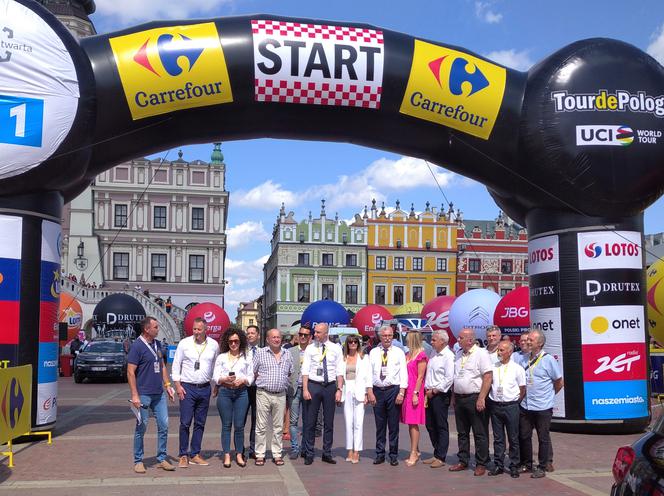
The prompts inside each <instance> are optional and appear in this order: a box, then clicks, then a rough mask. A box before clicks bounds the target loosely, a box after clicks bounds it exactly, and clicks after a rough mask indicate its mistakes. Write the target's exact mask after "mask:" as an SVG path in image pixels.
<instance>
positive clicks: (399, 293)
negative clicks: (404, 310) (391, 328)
mask: <svg viewBox="0 0 664 496" xmlns="http://www.w3.org/2000/svg"><path fill="white" fill-rule="evenodd" d="M392 301H393V303H394V305H403V286H394V299H393V300H392Z"/></svg>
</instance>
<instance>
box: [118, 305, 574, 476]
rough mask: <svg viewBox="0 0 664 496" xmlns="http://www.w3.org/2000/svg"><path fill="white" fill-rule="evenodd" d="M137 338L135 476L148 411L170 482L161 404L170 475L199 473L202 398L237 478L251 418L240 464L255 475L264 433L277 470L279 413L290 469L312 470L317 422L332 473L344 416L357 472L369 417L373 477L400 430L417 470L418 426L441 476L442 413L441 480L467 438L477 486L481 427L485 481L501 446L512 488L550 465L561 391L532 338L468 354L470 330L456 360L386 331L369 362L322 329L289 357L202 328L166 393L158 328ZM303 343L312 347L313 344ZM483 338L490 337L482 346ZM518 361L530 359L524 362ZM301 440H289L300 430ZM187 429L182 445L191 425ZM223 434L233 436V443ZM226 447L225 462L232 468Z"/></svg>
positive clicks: (392, 459)
mask: <svg viewBox="0 0 664 496" xmlns="http://www.w3.org/2000/svg"><path fill="white" fill-rule="evenodd" d="M141 329H142V334H141V336H140V337H139V339H138V340H136V341H135V342H134V343H133V345H132V347H131V349H130V352H129V359H128V362H129V366H128V377H129V386H130V389H131V394H132V397H131V402H132V404H133V405H134V406H135V407H136V408H139V409H140V412H141V414H140V418H141V420H140V421H139V422H137V426H136V430H135V436H134V471H135V472H137V473H145V466H144V465H143V435H144V432H145V427H146V425H147V418H148V414H149V410H152V411H153V412H154V414H155V417H156V419H157V429H158V453H157V460H158V462H159V463H158V467H160V468H162V469H164V470H174V469H175V467H174V466H173V465H171V464H170V463H169V462H168V460H167V457H166V438H167V429H168V416H167V411H166V401H167V398H168V399H170V400H171V401H174V398H175V395H176V394H177V396H178V398H179V400H180V431H179V440H180V443H179V464H178V466H179V467H180V468H187V467H189V466H190V465H208V464H209V462H208V461H206V460H205V459H204V458H203V457H202V456H201V453H200V451H201V441H202V437H203V431H204V428H205V420H206V418H207V412H208V406H209V403H210V398H211V397H216V405H217V409H218V411H219V415H220V417H221V423H222V433H221V446H222V453H223V465H224V467H231V464H232V462H233V461H234V462H235V463H236V464H237V465H238V466H240V467H245V466H246V464H247V458H246V457H245V454H246V451H247V450H245V445H244V429H245V423H246V421H247V419H248V418H249V411H251V429H250V433H251V434H250V440H249V447H248V448H249V449H248V452H249V454H248V457H249V458H254V459H255V462H254V463H255V465H257V466H261V465H264V464H265V461H266V452H267V447H268V446H267V445H268V439H267V433H268V431H270V430H271V431H272V437H271V439H270V440H269V441H270V449H271V453H272V461H273V463H275V464H276V465H283V464H284V460H283V432H284V413H285V411H286V409H288V410H289V418H288V424H289V425H288V430H289V431H290V438H291V446H290V454H289V457H290V458H291V459H297V458H298V457H302V458H304V464H305V465H311V464H312V463H313V461H314V442H315V433H316V425H317V422H318V418H319V411H321V410H322V417H323V446H322V457H321V460H322V461H323V462H325V463H330V464H335V463H337V460H336V459H335V458H334V457H333V456H332V443H333V433H334V413H335V408H336V406H338V405H341V404H343V412H344V419H345V427H346V436H345V440H346V450H347V457H346V461H348V462H350V463H354V464H355V463H358V462H359V459H360V452H361V451H362V450H363V437H364V434H363V425H364V410H365V406H366V405H367V404H370V405H371V406H372V407H373V415H374V419H375V425H376V438H375V441H376V442H375V458H374V460H373V463H374V464H375V465H378V464H382V463H385V462H386V461H389V463H390V465H392V466H396V465H398V464H399V460H398V457H397V455H398V449H399V423H404V424H407V425H408V432H409V435H410V454H409V456H408V458H407V459H406V460H405V461H404V462H405V464H406V465H407V466H413V465H415V464H416V463H417V462H418V461H419V459H420V449H419V440H420V426H421V425H425V426H426V429H427V431H428V433H429V437H430V439H431V443H432V445H433V447H434V453H433V456H432V457H431V458H429V459H427V460H424V463H426V464H429V465H430V466H431V467H432V468H439V467H442V466H444V465H445V461H446V458H447V452H448V448H449V426H448V410H449V408H450V407H451V406H453V408H454V412H455V417H456V423H457V431H458V443H459V450H458V463H456V464H454V465H452V466H451V467H450V468H449V469H450V471H461V470H465V469H467V468H468V467H469V462H470V437H469V436H470V432H471V431H472V432H473V436H474V441H475V462H476V463H475V471H474V474H475V475H484V473H485V472H486V467H487V465H488V463H489V447H488V439H489V437H488V425H489V419H491V423H492V428H493V434H494V467H493V469H492V470H491V471H489V475H499V474H501V473H503V472H504V471H505V468H504V457H505V449H506V444H507V443H506V442H505V437H506V436H507V440H508V442H509V460H510V462H509V471H510V474H511V475H512V476H513V477H518V475H519V472H520V471H525V470H531V471H532V476H533V477H541V476H543V475H544V470H545V469H546V468H547V466H548V465H549V464H550V452H551V450H550V437H549V434H548V428H549V425H550V421H551V415H552V407H553V397H554V395H555V394H556V393H557V392H558V391H559V390H560V388H562V374H561V373H560V368H559V366H558V364H557V362H556V361H555V359H554V358H553V357H551V356H550V355H548V354H547V353H544V352H543V351H542V347H543V346H544V342H545V337H544V335H543V333H542V332H541V331H539V330H532V331H531V332H530V333H527V334H526V335H525V338H524V337H523V336H522V341H523V345H522V352H521V353H519V354H515V355H513V351H514V346H513V344H512V343H511V342H509V341H501V340H500V334H499V333H500V331H499V330H498V336H497V340H496V339H495V337H496V336H495V330H494V329H491V330H490V331H489V333H488V335H487V341H488V345H487V348H481V347H478V346H477V345H476V344H475V334H474V331H473V330H472V329H464V330H462V331H461V333H460V334H459V337H458V345H459V349H458V350H457V351H456V353H455V352H453V351H452V350H451V349H450V347H449V346H448V339H449V338H448V335H447V333H446V332H445V331H434V333H433V335H432V339H431V346H432V348H433V349H432V351H431V352H430V353H429V354H428V355H427V353H426V351H425V349H424V348H423V339H422V334H421V333H419V332H417V331H413V332H409V333H408V334H407V337H406V345H407V348H408V352H407V353H405V352H404V351H403V350H402V349H401V348H399V347H397V346H395V345H394V344H393V343H394V340H393V338H394V336H393V333H394V331H393V329H392V327H391V326H389V325H385V326H383V327H381V328H380V329H379V331H378V335H379V338H380V344H379V345H378V346H376V347H374V348H373V349H372V350H371V351H370V352H369V353H368V354H365V353H364V352H363V350H362V342H361V339H360V337H359V336H348V337H347V339H346V340H345V342H344V344H343V346H341V345H339V344H337V343H334V342H332V341H330V340H329V336H328V333H329V328H328V325H327V324H324V323H319V324H316V325H315V326H314V328H313V330H312V329H311V328H310V327H309V326H308V325H302V326H301V327H300V329H299V331H298V335H297V343H298V345H297V346H294V347H292V348H290V349H284V348H283V347H282V335H281V332H280V331H279V330H277V329H271V330H269V331H268V332H267V334H266V346H265V347H262V348H261V347H259V345H258V343H259V332H258V328H257V327H255V326H250V327H249V328H248V329H247V331H246V332H244V331H241V330H237V329H230V330H229V331H227V332H226V333H224V335H223V336H222V338H221V341H220V344H219V345H218V344H217V342H216V341H215V340H214V339H211V338H209V337H207V335H206V324H205V321H204V320H203V319H196V320H195V321H194V330H193V335H192V336H190V337H188V338H185V339H183V340H182V341H180V343H179V344H178V347H177V350H176V352H175V358H174V361H173V366H172V380H173V383H174V386H175V387H174V388H173V387H172V384H171V381H170V379H169V376H168V373H167V371H166V368H165V364H164V361H163V356H162V355H161V352H160V351H159V350H160V348H159V346H158V343H157V342H156V339H155V338H156V335H157V333H158V324H157V321H156V320H155V319H153V318H151V317H148V318H146V319H145V320H144V322H143V323H142V324H141ZM312 331H313V336H312ZM489 334H492V336H491V338H489ZM528 349H529V350H530V351H528ZM300 419H301V422H302V434H301V436H298V434H299V429H298V426H299V422H300ZM192 422H193V424H194V427H193V433H192V435H191V437H190V429H191V424H192ZM533 429H536V430H537V433H538V440H539V460H538V464H537V466H536V467H535V468H533V461H532V446H531V444H532V430H533ZM231 431H233V432H232V434H233V435H232V436H231ZM231 437H232V438H233V441H234V448H235V452H234V458H232V457H231Z"/></svg>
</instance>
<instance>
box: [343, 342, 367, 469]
mask: <svg viewBox="0 0 664 496" xmlns="http://www.w3.org/2000/svg"><path fill="white" fill-rule="evenodd" d="M343 353H344V369H345V373H344V390H343V392H342V395H341V398H342V401H343V403H344V420H345V421H346V449H347V450H348V456H346V461H347V462H351V463H359V462H360V451H362V447H363V442H362V438H363V436H364V429H363V426H364V406H365V405H366V404H367V403H368V401H369V396H368V391H369V389H370V388H371V386H372V384H371V364H370V363H369V357H368V356H366V355H365V354H364V353H363V352H362V344H361V342H360V337H359V336H348V337H347V338H346V342H345V343H344V347H343Z"/></svg>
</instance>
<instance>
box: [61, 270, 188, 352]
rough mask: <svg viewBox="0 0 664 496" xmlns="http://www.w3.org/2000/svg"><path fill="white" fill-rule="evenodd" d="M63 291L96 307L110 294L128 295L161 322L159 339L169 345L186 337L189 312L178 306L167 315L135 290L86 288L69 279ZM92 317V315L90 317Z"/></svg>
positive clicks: (62, 287) (65, 282)
mask: <svg viewBox="0 0 664 496" xmlns="http://www.w3.org/2000/svg"><path fill="white" fill-rule="evenodd" d="M61 289H62V291H64V292H66V293H68V294H70V295H71V296H73V297H74V298H76V299H77V300H78V301H79V302H80V303H82V304H87V305H92V306H94V305H96V304H97V303H99V302H100V301H101V300H103V299H104V298H106V297H107V296H108V295H110V294H114V293H124V294H127V295H129V296H131V297H133V298H136V299H137V300H138V301H139V302H140V303H141V305H143V308H145V313H146V314H147V315H149V316H152V317H154V318H155V319H157V322H159V336H157V339H160V340H164V339H166V340H167V341H168V343H169V344H174V343H177V342H178V341H180V339H181V338H182V336H183V335H184V330H183V324H184V318H185V316H186V314H187V311H186V310H185V309H184V308H180V307H178V306H176V305H173V307H172V308H171V312H170V313H167V312H166V309H165V308H163V307H161V306H159V305H157V304H156V303H155V302H154V300H153V299H152V298H149V297H147V296H145V295H144V294H143V293H140V292H138V291H135V290H133V289H126V290H120V291H115V290H114V291H111V290H109V289H105V288H96V289H93V288H86V287H85V286H82V285H81V284H79V283H77V282H74V281H71V280H69V279H63V280H62V281H61ZM90 317H92V315H90Z"/></svg>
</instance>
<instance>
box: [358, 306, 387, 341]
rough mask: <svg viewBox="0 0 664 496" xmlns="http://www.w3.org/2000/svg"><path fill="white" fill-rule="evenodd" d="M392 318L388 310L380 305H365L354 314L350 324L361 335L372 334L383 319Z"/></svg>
mask: <svg viewBox="0 0 664 496" xmlns="http://www.w3.org/2000/svg"><path fill="white" fill-rule="evenodd" d="M391 318H392V314H391V313H390V311H389V310H388V309H387V308H385V307H384V306H381V305H367V306H366V307H363V308H361V309H360V311H359V312H357V313H356V314H355V317H353V320H352V321H351V325H352V326H353V327H355V328H356V329H357V330H358V331H360V334H362V335H363V336H373V335H374V332H375V330H376V328H377V327H378V326H379V325H380V324H381V322H382V321H383V320H389V319H391Z"/></svg>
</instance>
